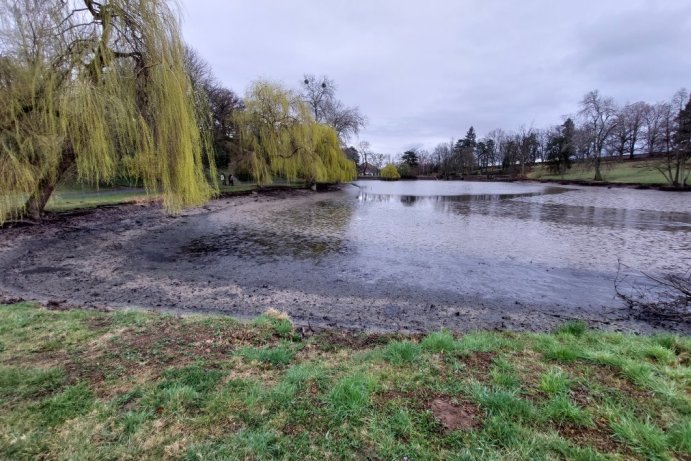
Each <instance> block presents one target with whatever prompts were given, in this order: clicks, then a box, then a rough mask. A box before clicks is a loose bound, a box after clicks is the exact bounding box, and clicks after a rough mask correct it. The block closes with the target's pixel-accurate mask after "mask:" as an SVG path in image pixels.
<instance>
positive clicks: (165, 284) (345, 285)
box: [0, 186, 688, 333]
mask: <svg viewBox="0 0 691 461" xmlns="http://www.w3.org/2000/svg"><path fill="white" fill-rule="evenodd" d="M357 196H358V191H357V190H356V189H355V188H353V187H352V186H348V187H346V188H345V189H344V190H343V191H337V192H328V193H313V192H308V191H281V192H273V193H268V194H259V195H250V196H244V197H235V198H226V199H219V200H215V201H212V202H210V203H209V204H208V205H207V206H204V207H201V208H198V209H194V210H190V211H187V212H185V213H183V214H181V215H179V216H167V215H165V214H164V212H163V211H162V210H161V209H160V207H159V206H157V205H154V204H137V205H124V206H120V207H113V208H102V209H97V210H93V211H89V212H85V213H80V214H73V215H58V216H54V217H53V218H51V219H49V220H47V221H46V222H45V223H43V224H40V225H36V226H29V227H23V228H9V229H4V230H0V295H2V296H5V297H6V298H17V297H21V298H24V299H36V300H39V301H42V302H48V301H51V302H52V303H53V305H54V306H58V305H63V306H65V305H67V306H84V307H92V308H122V307H136V308H150V309H159V310H167V311H173V312H179V313H194V312H202V313H205V312H213V313H223V314H228V315H232V316H235V317H238V318H250V317H254V316H256V315H259V314H261V313H262V312H264V311H265V310H267V309H268V308H275V309H279V310H283V311H286V312H287V313H288V314H289V315H290V316H291V318H292V319H293V320H294V321H295V323H296V324H298V325H303V326H312V327H314V328H325V327H329V328H343V329H351V330H367V331H404V332H405V331H408V332H422V331H429V330H435V329H439V328H441V327H446V328H450V329H453V330H459V331H467V330H474V329H502V330H504V329H508V330H532V331H544V330H549V329H551V328H553V327H554V326H555V325H557V324H560V323H563V322H564V321H565V320H568V319H582V320H585V321H586V322H588V323H589V324H590V325H591V326H593V327H595V328H604V329H612V330H626V331H641V332H650V331H655V330H677V331H681V332H684V333H688V325H686V326H685V325H669V324H667V325H664V324H656V323H655V322H652V323H651V322H641V321H636V320H633V319H631V318H629V314H628V312H627V311H626V309H625V308H624V306H623V304H621V303H618V302H617V301H616V300H612V299H608V300H607V301H606V302H603V303H602V304H598V303H594V302H592V298H589V299H585V300H584V301H583V302H579V300H578V297H579V296H580V294H579V293H576V292H574V297H575V298H576V299H572V300H571V302H564V303H561V302H554V299H558V297H557V296H556V295H554V296H552V297H544V296H543V297H539V296H534V295H531V296H533V299H532V300H531V297H530V296H528V297H527V298H526V297H525V296H523V297H511V296H507V295H506V293H507V292H509V291H510V287H509V289H508V291H507V289H506V287H504V288H505V290H504V291H501V290H498V291H497V292H496V295H495V294H492V292H489V293H487V292H484V293H478V292H473V291H472V290H467V289H465V288H463V286H462V285H458V286H455V285H454V286H449V287H448V288H444V287H443V286H442V284H436V283H423V282H424V280H426V279H424V277H423V278H422V282H421V281H420V280H418V281H417V283H415V281H414V280H406V279H405V278H402V277H400V276H399V275H398V273H397V272H396V271H395V270H394V269H396V268H395V267H394V268H393V269H390V270H388V271H386V273H385V274H383V275H382V274H376V273H375V274H373V273H372V272H373V271H374V272H376V267H385V266H387V265H393V266H395V265H396V264H397V261H398V263H400V262H401V261H405V258H403V259H400V260H397V261H396V260H391V261H389V260H387V258H388V256H387V254H386V253H385V252H384V253H382V252H379V253H376V254H373V255H372V258H377V260H378V265H379V266H376V265H375V266H373V267H375V269H371V268H368V267H362V268H361V267H360V266H361V265H362V261H363V260H365V261H366V260H367V258H368V256H367V255H366V254H364V255H363V254H361V253H362V247H361V246H359V245H358V244H357V242H355V241H354V240H353V238H352V228H351V224H352V223H351V221H352V220H353V219H355V220H357V219H359V218H357V217H355V218H354V217H353V209H352V207H354V206H357V203H358V198H357ZM360 200H361V198H360ZM296 209H297V210H300V211H299V212H294V210H296ZM353 255H358V258H359V259H358V260H357V262H354V259H353V257H352V256H353ZM363 258H364V259H363ZM482 263H483V262H482V261H479V262H477V264H480V265H481V264H482ZM424 264H427V265H428V266H429V271H430V273H432V274H433V273H434V270H435V268H434V264H435V263H434V261H433V260H431V261H427V262H424ZM465 264H476V262H474V261H470V262H466V263H465ZM484 264H485V265H487V262H484ZM514 269H515V270H521V267H519V266H517V267H516V268H514ZM466 270H467V267H459V274H458V278H462V277H463V271H466ZM568 274H570V275H572V276H574V277H577V276H578V272H577V271H569V272H568V273H564V274H562V275H557V277H564V278H566V276H567V275H568ZM491 283H497V280H493V281H491ZM491 283H490V281H488V282H487V284H488V286H489V285H491ZM564 283H565V285H564V287H562V288H561V290H568V289H569V286H570V285H569V282H568V281H565V282H564ZM517 289H519V288H518V287H517ZM597 290H598V289H597V288H596V289H595V290H594V292H593V293H592V296H597V295H598V291H597ZM560 296H561V295H560ZM526 300H527V301H526Z"/></svg>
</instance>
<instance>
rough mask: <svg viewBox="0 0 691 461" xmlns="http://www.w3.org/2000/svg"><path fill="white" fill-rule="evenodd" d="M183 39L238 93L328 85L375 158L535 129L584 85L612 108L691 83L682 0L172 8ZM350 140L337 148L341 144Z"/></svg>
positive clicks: (687, 13) (217, 3) (188, 2)
mask: <svg viewBox="0 0 691 461" xmlns="http://www.w3.org/2000/svg"><path fill="white" fill-rule="evenodd" d="M182 10H183V31H184V35H185V39H186V40H187V42H188V43H189V44H190V45H192V46H193V47H194V48H196V49H197V50H198V51H199V52H200V53H201V55H202V56H203V57H204V58H206V60H208V61H209V62H210V63H211V65H212V67H213V69H214V73H215V75H216V77H217V78H218V79H219V80H220V81H222V82H223V83H224V84H225V85H226V86H228V87H229V88H231V89H232V90H234V91H235V92H237V93H238V94H240V95H243V94H244V92H245V90H246V89H247V87H248V84H249V83H250V82H251V81H253V80H256V79H259V78H262V79H270V80H274V81H278V82H281V83H283V84H285V85H287V86H290V87H293V88H298V87H299V85H300V82H301V80H302V75H303V74H304V73H313V74H317V75H322V74H325V75H327V76H328V77H330V78H331V79H333V80H335V82H336V84H337V86H338V91H337V97H338V98H339V99H341V100H342V101H343V102H344V103H345V104H346V105H351V106H359V107H360V110H361V111H362V113H363V114H365V115H366V116H367V118H368V119H369V123H368V125H367V128H366V129H365V130H363V131H362V132H361V133H360V139H361V140H367V141H370V143H371V145H372V147H373V149H374V150H375V151H377V152H383V153H388V154H396V153H400V152H402V151H403V150H405V149H406V148H409V147H412V146H423V147H425V148H428V149H431V148H433V147H434V146H435V145H436V144H437V143H439V142H443V141H448V140H450V138H452V137H453V138H459V137H462V136H464V135H465V132H466V131H467V129H468V127H469V126H470V125H473V126H474V127H475V129H476V130H477V132H478V133H479V135H480V136H482V135H484V134H486V133H487V132H488V131H489V130H491V129H493V128H503V129H505V130H514V129H517V128H519V127H520V126H521V125H525V126H526V127H530V126H534V127H537V128H541V127H544V126H547V125H550V124H555V123H559V122H561V121H562V118H563V116H564V115H566V114H570V113H574V112H576V111H577V109H578V102H579V100H580V99H581V98H582V96H583V95H584V94H585V93H586V92H587V91H590V90H592V89H599V90H600V92H601V93H602V94H604V95H608V96H613V97H614V98H615V99H616V100H617V101H618V102H620V103H625V102H627V101H630V102H633V101H638V100H644V101H648V102H655V101H659V100H666V99H668V98H670V97H671V96H672V95H673V93H674V92H675V91H676V90H678V89H679V88H681V87H687V88H688V87H689V86H691V52H690V49H691V0H577V1H571V2H566V1H563V0H522V1H517V0H472V1H471V0H465V1H460V0H457V1H453V0H446V1H442V0H426V1H415V2H414V1H409V0H365V1H350V0H340V1H330V0H290V1H287V0H232V1H223V0H182ZM356 142H357V140H356V139H353V140H351V144H355V143H356Z"/></svg>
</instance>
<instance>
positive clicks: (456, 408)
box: [429, 398, 478, 431]
mask: <svg viewBox="0 0 691 461" xmlns="http://www.w3.org/2000/svg"><path fill="white" fill-rule="evenodd" d="M429 408H430V410H431V411H432V414H433V415H434V417H435V418H436V419H437V421H439V423H441V425H442V426H443V427H444V429H446V430H447V431H458V430H461V431H468V430H471V429H474V428H476V427H477V426H478V418H477V408H476V407H475V405H473V404H471V403H469V402H466V401H460V402H459V403H453V402H452V401H450V400H446V399H441V398H437V399H434V400H432V402H431V403H430V406H429Z"/></svg>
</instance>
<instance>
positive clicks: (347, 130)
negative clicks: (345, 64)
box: [302, 74, 367, 145]
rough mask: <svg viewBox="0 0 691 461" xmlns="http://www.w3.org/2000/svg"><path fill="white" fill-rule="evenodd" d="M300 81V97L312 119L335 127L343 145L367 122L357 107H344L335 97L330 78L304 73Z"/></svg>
mask: <svg viewBox="0 0 691 461" xmlns="http://www.w3.org/2000/svg"><path fill="white" fill-rule="evenodd" d="M302 83H303V85H302V98H303V99H304V101H305V102H306V103H307V105H308V106H309V107H310V109H311V111H312V115H313V116H314V119H315V120H316V121H317V122H318V123H324V124H327V125H329V126H331V127H332V128H333V129H335V130H336V133H338V137H339V139H340V140H341V142H342V143H343V144H344V145H345V143H346V142H347V141H348V140H349V139H350V138H352V137H353V136H357V134H358V133H359V132H360V130H361V129H362V128H364V127H365V125H366V124H367V119H366V118H365V116H364V115H362V114H361V113H360V109H359V108H358V107H356V106H355V107H346V106H345V105H344V104H343V103H342V102H341V101H339V100H338V99H336V84H335V83H334V81H333V80H331V79H330V78H328V77H326V76H325V75H323V76H321V77H315V76H314V75H312V74H305V76H304V79H303V81H302Z"/></svg>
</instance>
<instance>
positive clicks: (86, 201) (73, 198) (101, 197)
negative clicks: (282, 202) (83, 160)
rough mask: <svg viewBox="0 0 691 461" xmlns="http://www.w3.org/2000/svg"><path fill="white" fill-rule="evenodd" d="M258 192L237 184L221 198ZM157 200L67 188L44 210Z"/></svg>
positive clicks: (140, 193) (119, 191)
mask: <svg viewBox="0 0 691 461" xmlns="http://www.w3.org/2000/svg"><path fill="white" fill-rule="evenodd" d="M304 187H305V186H304V183H296V184H293V183H285V184H278V185H276V186H268V187H265V188H264V189H265V190H272V189H299V188H304ZM256 190H259V187H258V186H257V185H255V184H250V183H246V184H237V185H234V186H221V188H220V193H221V195H222V196H232V195H239V194H244V193H248V192H252V191H256ZM156 200H159V196H158V195H155V194H154V195H149V194H147V193H146V191H145V190H144V189H142V188H113V189H110V188H102V189H94V188H89V187H84V188H74V187H68V188H63V189H59V190H58V191H57V192H55V193H54V194H53V196H52V197H51V198H50V200H49V201H48V204H47V205H46V210H47V211H51V212H64V211H71V210H80V209H88V208H95V207H99V206H106V205H119V204H124V203H135V202H147V201H156Z"/></svg>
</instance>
